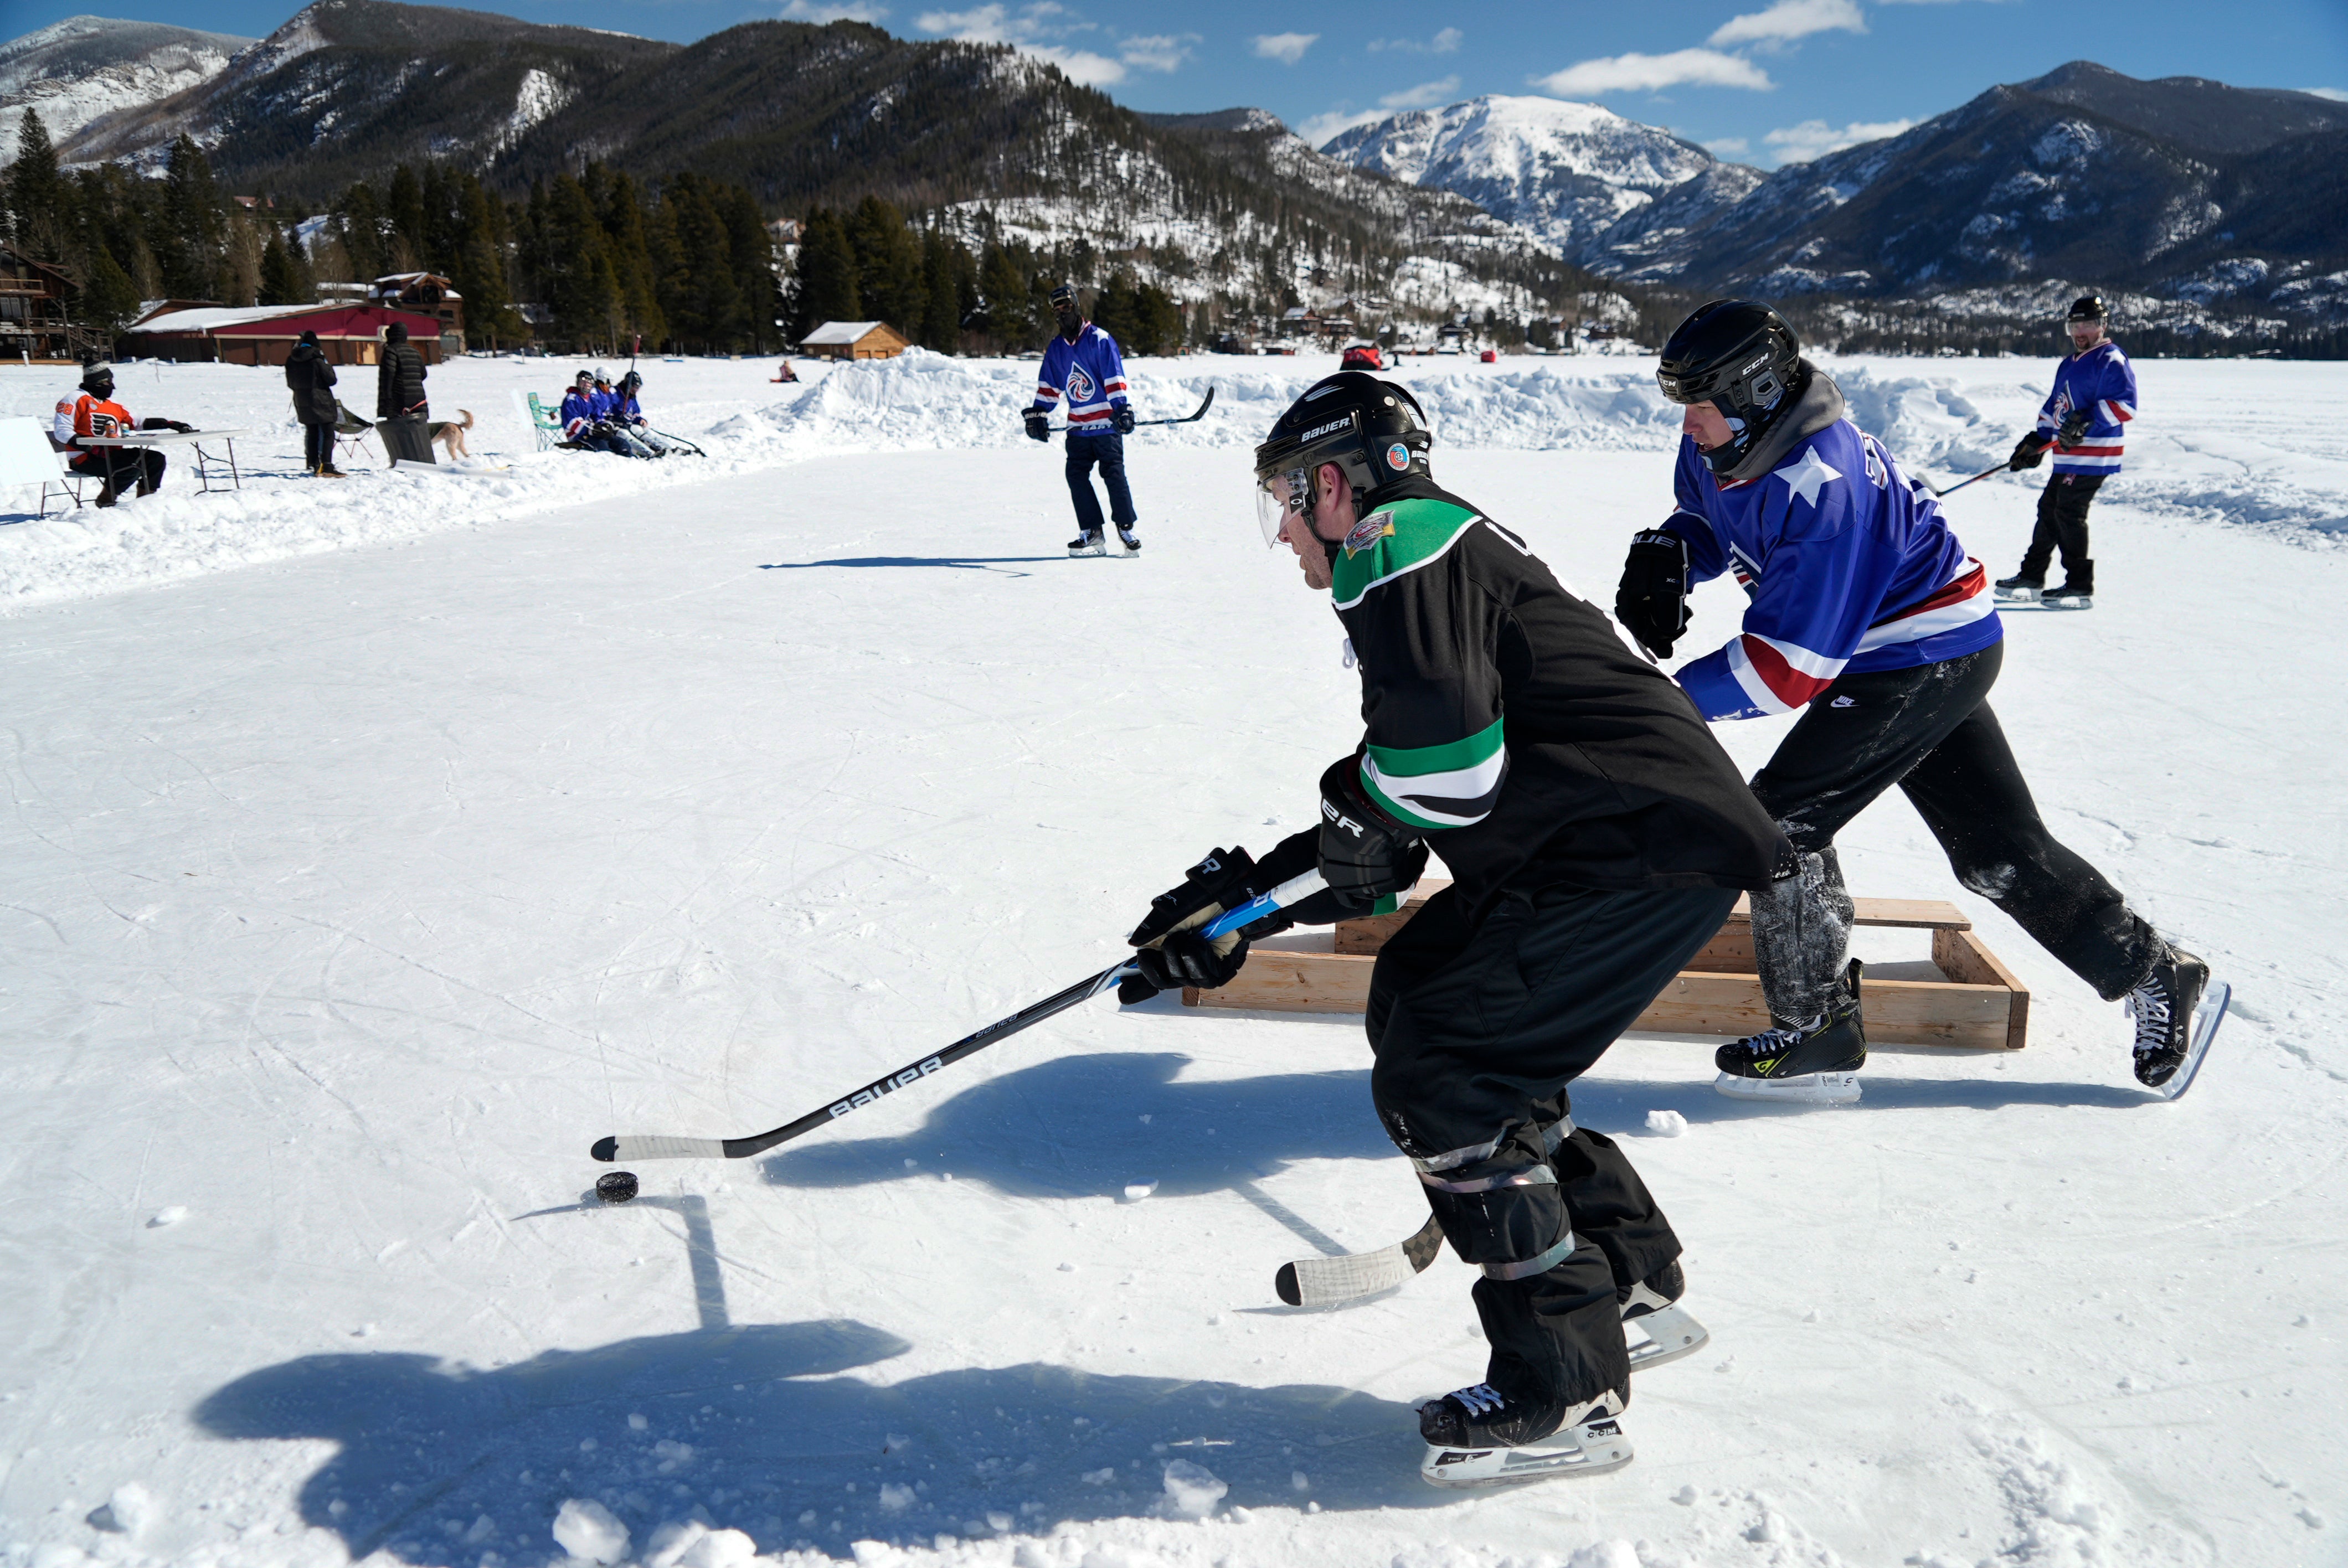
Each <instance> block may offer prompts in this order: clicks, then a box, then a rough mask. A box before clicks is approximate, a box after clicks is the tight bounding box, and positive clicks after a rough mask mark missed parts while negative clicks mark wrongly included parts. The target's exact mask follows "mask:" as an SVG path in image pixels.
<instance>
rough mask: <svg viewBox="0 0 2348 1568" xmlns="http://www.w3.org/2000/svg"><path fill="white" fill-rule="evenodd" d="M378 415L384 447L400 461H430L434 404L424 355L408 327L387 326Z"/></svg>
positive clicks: (380, 365) (378, 369) (378, 364)
mask: <svg viewBox="0 0 2348 1568" xmlns="http://www.w3.org/2000/svg"><path fill="white" fill-rule="evenodd" d="M375 416H376V420H377V421H379V422H380V428H381V429H382V431H383V445H384V449H385V450H386V451H387V452H389V453H390V454H391V456H392V458H393V460H394V461H396V462H400V463H429V462H431V461H432V460H433V457H432V426H431V418H432V408H431V405H430V404H428V403H427V402H426V400H425V396H424V356H423V355H422V354H419V353H417V348H416V345H415V344H414V343H409V342H408V341H407V325H406V323H401V322H393V323H391V324H390V325H388V326H386V327H385V328H384V329H383V354H382V356H381V358H379V359H378V360H377V361H376V367H375Z"/></svg>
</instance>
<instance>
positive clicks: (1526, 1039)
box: [1366, 886, 1736, 1402]
mask: <svg viewBox="0 0 2348 1568" xmlns="http://www.w3.org/2000/svg"><path fill="white" fill-rule="evenodd" d="M1735 902H1736V895H1735V892H1734V891H1733V890H1729V889H1723V888H1714V887H1693V888H1690V887H1679V888H1669V889H1650V890H1646V891H1642V892H1635V893H1606V892H1599V891H1595V890H1592V889H1590V888H1584V887H1569V886H1552V887H1544V888H1540V889H1537V890H1533V891H1526V892H1518V891H1511V892H1508V893H1505V894H1503V895H1502V896H1501V897H1500V899H1499V901H1498V904H1497V905H1495V906H1494V907H1493V908H1492V910H1491V912H1490V913H1489V914H1488V915H1486V916H1485V917H1484V918H1483V920H1482V921H1481V922H1479V923H1477V924H1473V925H1471V924H1469V923H1468V920H1467V918H1466V912H1465V907H1464V904H1463V901H1462V900H1461V899H1460V898H1459V897H1457V893H1456V891H1455V890H1452V889H1446V890H1445V891H1443V892H1440V893H1437V895H1436V896H1435V897H1433V898H1430V899H1429V900H1427V902H1426V907H1424V908H1422V909H1421V910H1420V911H1419V912H1418V914H1417V915H1416V916H1415V917H1412V919H1411V921H1410V923H1409V924H1408V925H1406V926H1405V927H1403V928H1402V929H1401V930H1400V931H1399V932H1397V933H1395V937H1394V938H1393V939H1392V940H1390V941H1388V942H1387V943H1386V945H1385V948H1383V949H1382V950H1381V951H1380V952H1379V954H1378V961H1377V967H1376V968H1375V969H1374V970H1373V971H1372V972H1371V979H1370V1002H1369V1012H1368V1018H1367V1020H1366V1022H1367V1027H1368V1030H1369V1036H1370V1048H1371V1050H1373V1052H1375V1056H1376V1065H1375V1067H1374V1068H1373V1069H1372V1071H1371V1074H1370V1091H1371V1096H1372V1098H1373V1099H1374V1101H1375V1103H1376V1105H1377V1111H1378V1116H1379V1118H1380V1120H1382V1121H1383V1122H1385V1129H1386V1132H1387V1133H1388V1135H1390V1136H1391V1137H1392V1138H1393V1139H1394V1141H1395V1143H1396V1144H1398V1145H1399V1146H1400V1147H1401V1149H1402V1152H1403V1153H1406V1154H1407V1155H1409V1156H1410V1158H1411V1163H1413V1164H1414V1165H1416V1167H1417V1168H1418V1172H1419V1180H1420V1182H1421V1183H1423V1184H1425V1186H1426V1199H1427V1204H1428V1206H1430V1207H1431V1208H1433V1209H1434V1211H1435V1217H1436V1219H1437V1221H1438V1222H1439V1223H1440V1224H1441V1225H1442V1227H1443V1235H1444V1237H1445V1239H1446V1240H1447V1241H1448V1242H1450V1244H1451V1246H1452V1249H1453V1250H1454V1251H1455V1252H1457V1254H1458V1255H1460V1256H1461V1257H1463V1258H1465V1259H1467V1260H1468V1262H1469V1263H1473V1264H1476V1265H1478V1266H1481V1267H1482V1269H1483V1271H1484V1277H1483V1278H1482V1279H1480V1280H1478V1281H1477V1283H1476V1287H1475V1299H1476V1312H1477V1316H1478V1317H1479V1318H1480V1319H1481V1320H1482V1322H1483V1326H1484V1336H1485V1338H1486V1339H1487V1340H1488V1341H1489V1343H1490V1345H1491V1360H1490V1365H1489V1368H1488V1371H1487V1372H1486V1376H1485V1380H1486V1381H1487V1382H1489V1383H1491V1384H1492V1385H1493V1386H1494V1387H1495V1388H1497V1389H1500V1390H1501V1391H1502V1392H1504V1393H1507V1394H1509V1395H1510V1396H1511V1397H1512V1398H1522V1399H1532V1400H1557V1401H1560V1402H1570V1401H1579V1400H1583V1399H1594V1398H1596V1397H1597V1396H1598V1395H1599V1394H1601V1393H1602V1392H1604V1391H1605V1390H1606V1389H1615V1390H1617V1391H1618V1392H1620V1393H1621V1394H1622V1396H1623V1398H1624V1399H1628V1398H1629V1397H1630V1385H1631V1364H1630V1359H1629V1357H1628V1353H1627V1352H1626V1351H1625V1350H1624V1349H1623V1346H1622V1320H1621V1317H1620V1316H1619V1310H1618V1307H1617V1301H1618V1298H1619V1297H1621V1296H1627V1295H1628V1293H1629V1291H1630V1289H1631V1287H1632V1286H1633V1285H1636V1284H1637V1283H1638V1282H1639V1281H1640V1280H1643V1279H1644V1278H1646V1277H1647V1276H1650V1275H1652V1274H1653V1273H1654V1272H1655V1271H1656V1270H1657V1269H1660V1268H1662V1267H1663V1266H1664V1265H1665V1264H1668V1263H1670V1262H1671V1261H1672V1260H1673V1258H1675V1257H1677V1256H1678V1255H1679V1252H1680V1243H1679V1238H1678V1237H1677V1236H1676V1235H1673V1234H1672V1227H1671V1225H1670V1222H1668V1221H1667V1220H1665V1219H1664V1218H1663V1212H1662V1211H1661V1210H1660V1209H1658V1208H1657V1207H1656V1206H1655V1200H1654V1199H1653V1197H1652V1196H1650V1195H1649V1194H1648V1192H1647V1188H1646V1184H1645V1183H1643V1182H1642V1181H1640V1179H1639V1173H1637V1172H1636V1171H1634V1170H1632V1168H1631V1162H1630V1161H1629V1159H1627V1158H1626V1157H1625V1156H1624V1155H1623V1153H1622V1150H1620V1149H1618V1148H1616V1147H1615V1145H1614V1143H1613V1141H1612V1139H1610V1138H1606V1137H1603V1136H1601V1135H1600V1134H1598V1133H1596V1132H1590V1131H1589V1130H1587V1129H1586V1128H1579V1127H1576V1126H1574V1124H1573V1119H1572V1116H1571V1114H1570V1112H1571V1110H1572V1102H1571V1100H1570V1096H1569V1093H1568V1088H1567V1086H1568V1085H1569V1084H1570V1083H1571V1082H1572V1081H1573V1080H1574V1079H1576V1078H1578V1077H1580V1076H1581V1074H1582V1073H1583V1072H1585V1071H1589V1069H1590V1067H1591V1063H1593V1062H1595V1061H1597V1060H1598V1059H1599V1057H1600V1056H1601V1055H1602V1054H1604V1052H1605V1050H1606V1048H1607V1047H1608V1046H1610V1045H1612V1044H1613V1043H1614V1040H1615V1039H1616V1037H1617V1036H1619V1035H1620V1034H1621V1033H1622V1031H1623V1030H1626V1029H1628V1028H1630V1027H1631V1025H1632V1022H1633V1021H1634V1020H1636V1019H1637V1018H1638V1016H1639V1014H1640V1013H1641V1012H1642V1011H1643V1010H1644V1009H1646V1006H1647V1004H1648V1003H1650V1002H1652V1001H1653V1000H1654V999H1655V998H1656V997H1657V996H1658V995H1660V994H1662V992H1663V988H1664V987H1665V986H1666V985H1668V984H1670V983H1671V979H1672V977H1673V975H1675V974H1677V973H1678V972H1679V968H1680V966H1681V965H1682V964H1684V963H1685V962H1686V961H1687V960H1688V959H1689V958H1692V957H1694V955H1695V953H1696V951H1697V950H1698V949H1699V948H1702V947H1703V946H1704V943H1705V942H1706V941H1708V940H1710V939H1711V938H1712V936H1713V935H1714V933H1715V932H1716V931H1718V930H1719V929H1720V926H1721V922H1722V921H1723V920H1725V918H1726V917H1727V915H1728V911H1729V910H1730V908H1731V907H1734V906H1735Z"/></svg>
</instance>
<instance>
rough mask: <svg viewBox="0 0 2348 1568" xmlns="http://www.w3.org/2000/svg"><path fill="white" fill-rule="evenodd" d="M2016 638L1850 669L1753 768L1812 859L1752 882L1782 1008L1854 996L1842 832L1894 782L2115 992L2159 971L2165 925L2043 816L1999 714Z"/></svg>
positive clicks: (2102, 988) (1989, 889) (1992, 896)
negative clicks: (1932, 659)
mask: <svg viewBox="0 0 2348 1568" xmlns="http://www.w3.org/2000/svg"><path fill="white" fill-rule="evenodd" d="M2004 651H2005V645H2004V644H2003V642H2000V643H1996V644H1993V645H1992V646H1990V647H1988V648H1984V649H1982V651H1980V652H1978V653H1967V654H1963V655H1961V656H1960V657H1958V658H1955V659H1947V660H1943V661H1941V662H1940V663H1937V664H1921V665H1917V666H1915V667H1913V668H1911V669H1907V670H1885V671H1876V672H1873V673H1869V674H1863V675H1853V674H1844V675H1842V676H1840V677H1838V679H1837V680H1836V681H1835V682H1834V684H1832V685H1830V686H1828V688H1827V689H1826V690H1825V691H1823V692H1819V693H1818V695H1817V696H1816V697H1814V698H1812V699H1811V700H1810V705H1809V710H1808V712H1805V713H1804V714H1803V715H1802V717H1801V719H1800V721H1799V722H1798V723H1796V724H1795V725H1794V727H1793V729H1792V730H1791V731H1790V732H1788V733H1787V736H1786V738H1785V740H1784V741H1782V742H1781V743H1779V744H1778V746H1777V751H1776V754H1775V755H1774V756H1772V757H1771V758H1770V759H1769V761H1768V763H1767V764H1766V766H1764V767H1763V768H1762V770H1761V771H1760V772H1759V773H1757V774H1754V775H1753V793H1754V794H1756V795H1758V796H1759V797H1760V799H1761V804H1762V805H1763V807H1764V808H1766V810H1767V811H1768V813H1769V815H1771V816H1773V817H1775V818H1776V820H1777V825H1778V826H1779V827H1780V828H1782V829H1783V830H1784V831H1785V834H1786V836H1787V838H1789V839H1791V840H1792V841H1793V844H1794V849H1795V851H1796V853H1797V855H1798V856H1800V858H1801V870H1800V872H1799V874H1797V875H1796V876H1787V877H1786V878H1784V879H1782V880H1781V881H1779V882H1777V883H1776V884H1775V885H1774V886H1771V887H1769V888H1768V889H1766V891H1764V892H1760V893H1756V894H1755V895H1754V896H1753V947H1754V955H1755V957H1756V959H1757V960H1758V966H1757V967H1758V968H1759V969H1760V971H1761V990H1762V994H1763V995H1764V996H1765V997H1766V998H1767V999H1768V1003H1769V1011H1770V1012H1771V1014H1772V1015H1774V1016H1775V1017H1776V1019H1777V1020H1779V1021H1781V1022H1786V1023H1802V1022H1807V1020H1811V1019H1813V1018H1816V1017H1817V1016H1818V1014H1819V1013H1820V1012H1822V1011H1824V1010H1825V1009H1826V1008H1827V1006H1828V1004H1829V1003H1830V1002H1832V1001H1835V1000H1837V999H1839V988H1840V986H1841V983H1842V973H1843V965H1844V961H1845V958H1846V956H1847V955H1848V953H1849V947H1850V923H1851V913H1852V911H1851V900H1850V895H1849V893H1848V892H1846V891H1844V889H1843V882H1842V868H1841V866H1840V865H1839V864H1838V862H1837V860H1836V858H1835V851H1834V839H1835V835H1836V834H1838V833H1839V832H1841V831H1842V827H1843V825H1844V824H1845V823H1848V822H1849V821H1850V819H1851V818H1853V817H1855V816H1857V815H1859V813H1860V812H1861V811H1862V810H1864V809H1865V808H1866V807H1867V805H1868V803H1869V802H1870V801H1872V800H1874V799H1875V797H1876V796H1878V795H1879V794H1882V793H1883V792H1884V791H1885V790H1887V789H1889V788H1890V787H1891V786H1892V785H1893V784H1898V785H1899V786H1900V788H1901V789H1902V790H1905V791H1906V792H1907V794H1908V798H1909V800H1910V801H1911V802H1912V803H1914V804H1915V807H1916V812H1917V815H1920V816H1921V817H1922V818H1923V819H1924V825H1925V826H1926V827H1929V828H1931V830H1932V836H1933V837H1934V838H1937V839H1939V840H1940V841H1941V848H1942V849H1943V850H1945V851H1947V853H1948V856H1949V866H1950V867H1951V869H1952V870H1954V871H1955V872H1956V874H1957V880H1958V881H1960V882H1962V883H1963V884H1964V885H1965V886H1967V887H1969V888H1971V889H1972V891H1974V892H1976V893H1978V894H1980V895H1982V897H1985V898H1987V899H1988V900H1989V901H1990V902H1991V903H1993V904H1995V905H1996V906H1997V907H1999V908H2000V909H2003V910H2004V911H2005V912H2006V913H2007V914H2008V915H2011V916H2013V918H2014V921H2015V923H2016V924H2018V925H2020V926H2021V927H2022V928H2023V929H2024V930H2025V931H2027V932H2029V933H2030V935H2031V936H2032V937H2033V938H2035V939H2036V940H2037V942H2038V945H2039V946H2040V947H2043V948H2045V949H2046V950H2047V951H2048V952H2050V953H2052V954H2054V955H2055V957H2056V958H2060V959H2061V960H2062V961H2063V963H2064V964H2065V967H2067V968H2069V969H2070V970H2071V972H2072V973H2073V974H2075V975H2077V976H2078V977H2079V978H2080V979H2083V980H2085V981H2086V982H2087V983H2088V984H2089V985H2091V986H2093V987H2095V988H2096V994H2097V995H2099V996H2101V997H2102V998H2103V999H2105V1000H2106V1001H2113V1000H2116V999H2118V998H2120V997H2123V996H2126V995H2127V993H2128V992H2129V991H2130V990H2131V989H2134V988H2135V987H2136V985H2137V983H2138V982H2139V981H2141V980H2142V979H2144V978H2145V976H2147V975H2148V974H2150V973H2151V972H2152V966H2153V965H2154V963H2156V962H2157V960H2158V959H2159V957H2160V951H2161V942H2160V938H2159V935H2158V934H2157V932H2155V931H2154V930H2153V928H2152V927H2151V926H2149V925H2147V923H2146V922H2145V921H2144V920H2143V919H2142V918H2141V917H2138V916H2137V914H2136V913H2135V912H2134V911H2132V910H2130V909H2129V908H2128V907H2127V900H2126V899H2125V898H2123V897H2121V896H2120V891H2119V889H2118V888H2116V887H2114V886H2112V885H2111V884H2110V883H2109V882H2107V881H2106V880H2105V879H2104V876H2103V873H2101V872H2099V871H2097V870H2096V868H2095V867H2094V866H2090V865H2088V864H2087V863H2086V862H2085V860H2082V859H2081V858H2080V857H2079V856H2077V855H2075V854H2074V853H2073V852H2072V851H2070V850H2069V849H2066V848H2065V847H2064V846H2063V845H2061V844H2058V843H2057V842H2055V838H2054V837H2053V835H2050V834H2048V833H2047V831H2046V825H2045V824H2044V822H2042V821H2040V820H2039V816H2038V807H2037V804H2036V803H2034V801H2032V799H2031V798H2030V785H2029V784H2028V783H2027V782H2025V781H2024V778H2023V776H2022V770H2021V768H2020V767H2018V766H2017V765H2016V764H2015V763H2014V760H2013V751H2012V749H2011V748H2009V747H2008V746H2007V745H2006V743H2005V732H2004V731H2003V730H2002V729H2000V728H1999V727H1998V723H1997V715H1996V714H1994V713H1993V712H1990V707H1989V689H1990V687H1991V686H1992V685H1993V684H1994V683H1995V682H1996V681H1997V671H1998V666H1999V664H2000V663H2001V661H2003V657H2004Z"/></svg>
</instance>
